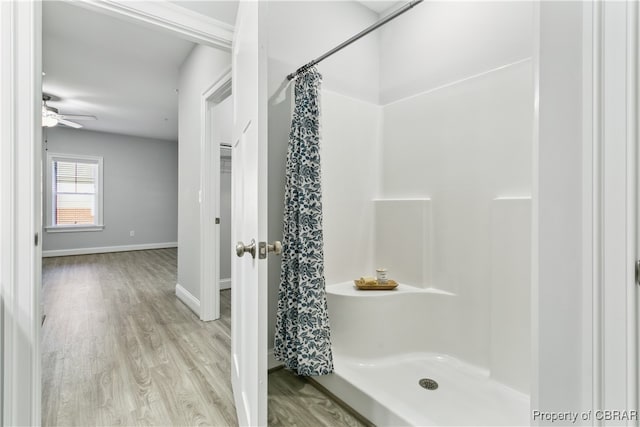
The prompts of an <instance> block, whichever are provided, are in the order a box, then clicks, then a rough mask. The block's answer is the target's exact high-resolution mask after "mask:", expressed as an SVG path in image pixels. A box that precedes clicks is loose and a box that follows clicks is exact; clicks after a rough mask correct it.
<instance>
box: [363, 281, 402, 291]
mask: <svg viewBox="0 0 640 427" xmlns="http://www.w3.org/2000/svg"><path fill="white" fill-rule="evenodd" d="M353 283H355V284H356V286H357V287H358V289H360V290H363V291H390V290H391V289H395V288H397V287H398V283H397V282H396V281H395V280H391V279H389V280H388V281H387V283H385V284H384V285H379V284H375V285H365V284H364V280H360V279H358V280H354V281H353Z"/></svg>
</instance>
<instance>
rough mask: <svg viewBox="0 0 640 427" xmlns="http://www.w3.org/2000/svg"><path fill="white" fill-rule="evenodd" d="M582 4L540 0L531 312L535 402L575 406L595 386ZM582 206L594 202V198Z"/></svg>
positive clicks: (581, 405) (543, 406)
mask: <svg viewBox="0 0 640 427" xmlns="http://www.w3.org/2000/svg"><path fill="white" fill-rule="evenodd" d="M582 12H583V5H582V4H581V3H574V2H569V1H567V2H541V3H540V34H541V36H540V46H539V50H540V53H539V55H540V64H539V67H540V69H539V79H540V81H539V85H540V87H539V98H540V101H539V109H540V116H539V125H538V132H539V136H538V138H539V142H538V147H537V150H536V155H537V157H538V169H539V171H540V172H539V175H538V176H537V177H536V179H535V180H534V186H535V187H537V194H538V200H537V205H538V206H537V209H534V215H537V216H538V218H537V219H538V224H539V225H538V227H539V228H538V230H534V239H535V238H536V237H537V239H538V243H537V251H536V252H535V254H534V274H536V272H537V275H538V280H537V282H538V289H537V292H535V293H534V295H537V301H534V313H533V320H534V328H533V331H534V342H535V341H537V342H538V348H537V349H535V350H536V351H535V352H534V354H533V357H534V367H535V368H536V372H535V375H536V377H534V382H535V383H537V387H538V390H537V392H535V393H534V394H533V395H534V397H536V396H537V399H536V400H534V401H532V409H536V410H541V411H580V410H583V409H587V408H589V407H590V406H591V404H592V402H591V396H588V393H587V396H588V397H587V398H586V399H585V401H582V398H583V397H584V396H583V395H582V391H583V390H591V387H592V378H591V377H590V376H589V375H590V374H591V371H590V369H589V367H588V368H587V369H586V370H585V371H583V364H584V363H588V362H590V358H591V350H592V349H591V348H590V347H589V346H586V348H587V349H588V350H587V351H584V352H583V349H584V347H582V337H583V330H585V331H589V332H590V330H591V329H590V328H591V319H590V315H591V310H592V307H591V305H589V307H588V308H587V310H588V313H589V317H585V319H587V320H585V321H584V323H582V322H583V320H582V308H583V306H582V301H583V297H584V292H587V293H589V292H591V289H590V286H591V284H590V282H588V281H586V280H585V279H584V278H583V277H582V265H583V260H582V250H583V249H582V248H583V246H582V245H583V233H582V227H583V225H582V206H583V203H584V202H583V200H582V193H583V187H582V176H583V175H582V173H583V171H582V159H583V152H582V144H583V141H582V114H583V112H582V108H583V102H589V101H587V100H583V99H582V93H583V91H582V79H583V75H582V71H583V63H582V60H583V58H582V47H583V45H582V43H583V40H582V37H583V32H582V31H583V30H582V23H583V21H582V19H583V16H582ZM585 67H586V65H585ZM587 105H588V104H587ZM534 202H535V199H534ZM534 206H535V205H534ZM585 206H588V208H587V209H591V201H587V202H586V203H585ZM536 231H537V233H536ZM585 238H586V239H590V238H591V237H590V236H589V235H588V234H587V235H586V236H585ZM534 244H535V243H534ZM535 248H536V247H535V246H534V249H535ZM536 260H537V269H536ZM585 262H586V260H585ZM587 265H588V264H587ZM583 281H584V282H583ZM583 283H584V284H583ZM583 328H584V329H583ZM585 374H586V375H585ZM605 404H606V402H605ZM607 409H609V408H607ZM542 424H545V423H542ZM546 424H551V423H550V422H547V423H546ZM585 424H591V422H589V423H585Z"/></svg>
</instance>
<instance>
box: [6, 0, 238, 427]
mask: <svg viewBox="0 0 640 427" xmlns="http://www.w3.org/2000/svg"><path fill="white" fill-rule="evenodd" d="M74 5H77V6H80V7H84V8H87V9H91V10H94V11H97V12H100V13H105V14H108V15H111V16H115V17H118V18H120V19H124V20H127V21H129V22H132V23H135V24H139V25H144V26H147V27H149V26H151V27H153V28H154V29H159V30H161V31H164V32H166V33H170V34H174V35H177V36H179V37H182V38H184V39H186V40H189V41H192V42H196V43H199V44H203V45H207V46H211V47H216V48H218V49H223V50H225V51H227V52H230V51H231V45H232V42H233V26H231V25H229V24H226V23H224V22H221V21H218V20H216V19H213V18H210V17H207V16H205V15H202V14H199V13H196V12H193V11H191V10H188V9H185V8H182V7H180V6H177V5H175V4H172V3H169V2H167V1H157V2H127V1H122V0H93V1H87V2H75V3H74ZM0 23H1V25H0V77H2V78H1V79H0V136H1V138H0V232H1V235H2V239H1V240H0V289H1V292H2V293H1V304H2V306H1V307H0V314H1V316H2V318H1V322H0V326H1V330H0V340H1V343H2V345H1V346H0V348H1V349H2V355H1V358H0V359H1V362H2V364H1V368H2V369H1V371H0V378H2V387H0V389H1V391H0V396H1V399H0V400H1V402H0V415H1V419H2V422H1V424H3V425H40V424H41V410H40V408H41V387H40V383H41V374H42V373H41V366H40V327H41V319H40V303H39V302H40V286H41V277H40V276H41V272H40V271H41V270H40V269H41V260H42V251H41V249H40V245H39V242H38V244H37V245H36V244H34V243H35V239H38V240H40V237H41V233H42V220H41V215H42V212H41V206H40V205H41V200H42V196H41V179H42V164H41V149H40V145H41V140H42V128H41V112H40V110H41V102H42V48H41V40H42V3H41V2H39V1H28V2H18V1H12V2H0ZM36 234H37V237H36Z"/></svg>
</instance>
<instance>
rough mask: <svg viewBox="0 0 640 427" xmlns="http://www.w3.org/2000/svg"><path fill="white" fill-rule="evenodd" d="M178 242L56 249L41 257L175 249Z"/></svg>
mask: <svg viewBox="0 0 640 427" xmlns="http://www.w3.org/2000/svg"><path fill="white" fill-rule="evenodd" d="M177 247H178V242H165V243H143V244H140V245H122V246H103V247H100V248H78V249H56V250H50V251H42V257H43V258H47V257H54V256H69V255H88V254H104V253H108V252H128V251H144V250H148V249H165V248H177Z"/></svg>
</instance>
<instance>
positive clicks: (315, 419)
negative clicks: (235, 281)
mask: <svg viewBox="0 0 640 427" xmlns="http://www.w3.org/2000/svg"><path fill="white" fill-rule="evenodd" d="M176 259H177V250H176V249H159V250H150V251H135V252H119V253H109V254H97V255H82V256H69V257H59V258H45V259H44V260H43V283H44V285H43V298H44V305H45V313H46V318H45V321H44V324H43V328H42V424H43V425H45V426H53V425H57V426H70V425H82V426H92V425H217V426H228V425H237V419H236V414H235V408H234V405H233V396H232V391H231V381H230V378H231V374H230V360H229V357H230V351H229V348H230V345H231V342H230V311H231V302H230V297H231V295H230V294H231V291H223V292H222V299H221V300H222V304H221V318H220V320H217V321H213V322H206V323H205V322H201V321H200V320H199V319H198V317H197V316H196V315H195V314H193V313H192V312H191V310H189V309H188V308H187V307H186V306H185V305H184V304H182V303H181V302H180V301H178V299H177V298H176V297H175V294H174V287H175V283H176V282H175V281H176ZM269 410H270V412H269V413H270V417H269V419H270V425H361V424H360V423H359V422H358V421H356V420H355V419H354V418H353V417H352V416H351V415H350V414H348V413H347V412H346V411H344V410H343V409H342V408H340V407H339V406H338V405H336V404H335V403H334V402H333V401H331V400H330V399H328V398H327V397H326V396H324V395H323V394H321V393H320V392H319V391H317V390H316V389H315V388H313V387H312V386H311V385H309V384H307V383H305V382H304V381H301V380H300V379H298V378H296V377H294V376H293V375H291V374H289V373H288V372H286V371H284V370H281V371H277V372H274V373H273V374H271V375H270V377H269Z"/></svg>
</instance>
